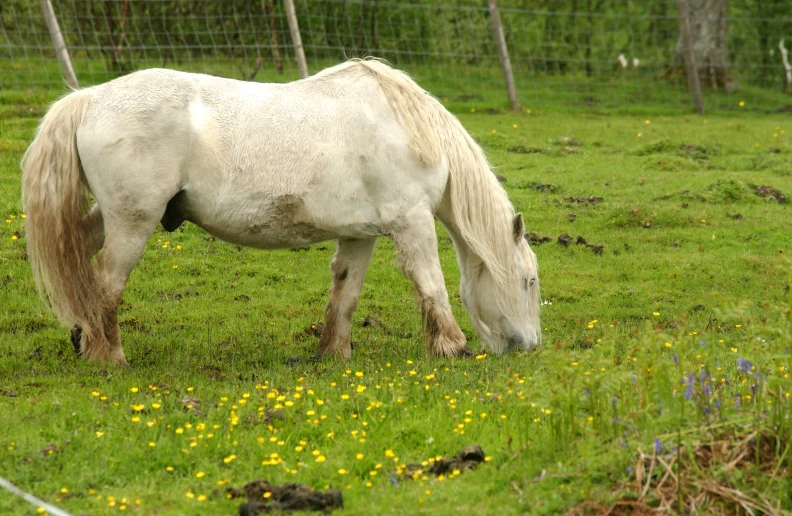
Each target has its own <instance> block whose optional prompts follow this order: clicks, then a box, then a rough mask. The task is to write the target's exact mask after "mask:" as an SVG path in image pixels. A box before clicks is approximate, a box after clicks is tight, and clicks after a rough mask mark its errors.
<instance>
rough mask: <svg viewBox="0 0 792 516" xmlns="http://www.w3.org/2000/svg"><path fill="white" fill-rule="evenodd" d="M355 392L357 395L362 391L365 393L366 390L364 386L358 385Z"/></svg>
mask: <svg viewBox="0 0 792 516" xmlns="http://www.w3.org/2000/svg"><path fill="white" fill-rule="evenodd" d="M355 390H356V391H357V392H358V393H361V392H363V391H365V390H366V386H365V385H358V386H357V388H356V389H355Z"/></svg>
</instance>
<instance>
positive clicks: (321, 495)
mask: <svg viewBox="0 0 792 516" xmlns="http://www.w3.org/2000/svg"><path fill="white" fill-rule="evenodd" d="M226 493H228V495H229V497H230V498H247V503H243V504H242V505H240V506H239V514H240V516H254V515H255V514H261V513H269V512H292V511H324V512H329V511H332V510H333V509H340V508H342V507H343V506H344V498H343V496H342V495H341V491H339V490H338V489H328V490H326V491H317V490H314V489H311V488H310V487H308V486H307V485H305V484H284V485H281V486H276V485H273V484H270V483H269V482H267V481H266V480H255V481H253V482H250V483H249V484H247V485H245V487H244V488H242V489H235V488H233V487H231V488H229V489H228V490H227V491H226Z"/></svg>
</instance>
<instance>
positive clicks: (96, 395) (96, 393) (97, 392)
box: [91, 391, 102, 398]
mask: <svg viewBox="0 0 792 516" xmlns="http://www.w3.org/2000/svg"><path fill="white" fill-rule="evenodd" d="M101 394H102V393H101V392H99V391H93V392H91V396H93V397H94V398H98V397H99V396H101Z"/></svg>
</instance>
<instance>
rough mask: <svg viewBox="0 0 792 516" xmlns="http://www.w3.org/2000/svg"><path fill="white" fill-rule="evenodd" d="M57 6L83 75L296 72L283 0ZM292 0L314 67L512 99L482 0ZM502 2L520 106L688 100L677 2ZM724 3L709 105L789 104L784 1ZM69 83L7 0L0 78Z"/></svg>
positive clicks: (467, 98)
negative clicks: (368, 64) (385, 72)
mask: <svg viewBox="0 0 792 516" xmlns="http://www.w3.org/2000/svg"><path fill="white" fill-rule="evenodd" d="M688 1H689V2H690V3H691V4H707V3H710V4H717V3H719V2H721V3H722V5H723V6H726V0H688ZM53 5H54V8H55V12H56V15H57V18H58V21H59V23H60V25H61V30H62V32H63V36H64V38H65V41H66V45H67V47H68V49H69V52H70V53H71V56H72V61H73V64H74V68H75V71H76V74H77V77H78V79H79V81H80V84H81V85H89V84H96V83H100V82H104V81H106V80H109V79H111V78H113V77H117V76H119V75H123V74H125V73H128V72H130V71H133V70H137V69H143V68H150V67H169V68H175V69H181V70H187V71H194V72H203V73H209V74H214V75H221V76H226V77H232V78H236V79H243V80H257V81H278V82H281V81H288V80H293V79H296V78H297V69H296V66H295V64H294V52H293V47H292V42H291V37H290V35H289V28H288V24H287V20H286V16H285V12H284V7H283V4H282V2H281V1H278V0H222V1H221V0H61V1H53ZM295 5H296V11H297V18H298V21H299V24H300V32H301V35H302V41H303V45H304V48H305V54H306V57H307V60H308V67H309V70H310V71H311V72H316V71H318V70H320V69H321V68H323V67H325V66H329V65H332V64H335V63H338V62H339V61H341V60H343V59H345V58H349V57H361V56H367V55H373V56H378V57H382V58H385V59H387V60H388V61H390V62H391V63H393V64H394V65H396V66H398V67H400V68H402V69H405V70H407V71H408V72H409V73H411V74H412V75H413V76H414V77H415V78H416V79H417V80H418V81H419V83H420V84H422V85H423V86H424V87H426V88H427V89H428V90H429V91H431V92H432V93H433V94H434V95H436V96H438V97H440V98H444V99H448V102H450V103H457V104H463V105H464V107H470V108H471V109H475V108H476V107H477V106H482V107H487V106H489V107H505V106H507V105H508V99H507V96H506V90H505V87H504V84H503V75H502V72H501V68H500V64H499V60H498V53H497V49H496V44H495V40H494V37H493V32H492V27H491V21H490V17H489V12H488V10H487V5H486V2H485V1H473V0H457V1H453V2H445V3H441V2H439V1H438V0H434V1H429V0H410V1H390V2H388V1H376V0H295ZM704 7H706V6H704ZM702 12H704V14H701V13H702ZM713 12H714V13H715V14H711V13H713ZM500 13H501V19H502V21H503V30H504V33H505V36H506V42H507V46H508V49H509V53H510V58H511V63H512V68H513V70H514V76H515V81H516V84H517V89H518V95H519V98H520V102H521V103H522V105H523V106H524V107H528V108H530V107H531V106H535V105H544V104H561V105H569V106H578V105H588V106H602V107H606V108H612V107H622V106H626V107H635V106H641V107H642V106H647V107H653V106H667V107H683V108H690V107H691V106H692V103H693V100H692V97H691V95H690V94H689V92H688V90H687V86H686V79H685V72H684V66H683V64H682V61H681V57H680V49H679V48H678V47H679V43H678V39H679V16H678V12H677V5H676V0H653V1H633V0H523V1H519V0H512V1H509V0H501V2H500ZM724 14H725V16H724V17H723V20H720V21H718V23H721V25H718V30H719V31H722V38H721V39H722V40H723V41H720V42H716V43H715V44H717V45H719V46H720V48H721V50H722V53H723V54H724V62H723V63H716V64H715V65H713V64H712V63H709V64H707V63H704V64H703V65H702V68H701V70H700V75H701V76H702V78H703V81H702V84H703V89H704V95H705V101H706V104H707V107H708V109H710V110H711V109H715V108H726V109H729V108H733V109H737V108H738V106H739V103H740V102H742V103H743V106H748V107H761V108H762V109H767V110H773V109H783V108H784V107H786V106H789V105H790V104H791V103H792V99H790V96H789V93H788V90H789V88H788V85H787V83H786V78H785V77H786V71H785V68H784V59H785V57H786V56H785V49H786V48H789V49H792V2H788V1H787V0H763V1H761V2H758V1H755V0H730V1H729V2H728V10H727V11H726V12H725V13H724ZM717 15H718V14H717V12H716V11H712V9H710V11H696V12H693V13H691V25H692V26H693V27H694V28H695V27H698V28H699V29H700V31H704V32H706V30H708V29H707V24H708V23H709V24H711V23H713V22H714V20H713V19H712V18H713V16H717ZM702 26H703V27H704V28H703V29H702ZM785 36H786V41H787V42H786V43H784V42H783V41H784V40H783V38H784V37H785ZM787 60H788V58H787ZM724 63H725V64H724ZM716 69H717V70H716ZM64 88H65V83H64V80H63V78H62V75H61V71H60V68H59V67H58V64H57V61H56V60H55V54H54V49H53V45H52V42H51V39H50V35H49V33H48V31H47V26H46V24H45V22H44V19H43V17H42V14H41V8H40V5H39V1H38V0H3V2H2V3H0V90H31V89H32V90H50V91H51V90H57V91H63V90H64Z"/></svg>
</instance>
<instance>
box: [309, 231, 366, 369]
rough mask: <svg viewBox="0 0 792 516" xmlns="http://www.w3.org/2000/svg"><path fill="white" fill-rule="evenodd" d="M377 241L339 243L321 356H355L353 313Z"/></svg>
mask: <svg viewBox="0 0 792 516" xmlns="http://www.w3.org/2000/svg"><path fill="white" fill-rule="evenodd" d="M376 242H377V240H376V239H375V238H372V239H369V240H339V241H338V248H337V249H336V253H335V256H334V257H333V261H332V263H331V264H330V271H331V272H332V273H333V286H332V287H331V288H330V296H329V299H328V302H327V308H326V309H325V326H324V330H322V337H321V339H320V340H319V349H318V350H317V351H318V352H319V353H320V354H322V355H338V356H341V357H343V358H346V359H349V358H350V357H351V356H352V348H351V347H350V345H349V337H350V332H351V328H352V314H353V313H354V312H355V307H356V306H357V302H358V297H359V296H360V289H361V287H362V286H363V279H364V278H365V277H366V270H367V269H368V265H369V262H370V261H371V255H372V253H373V252H374V244H376Z"/></svg>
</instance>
